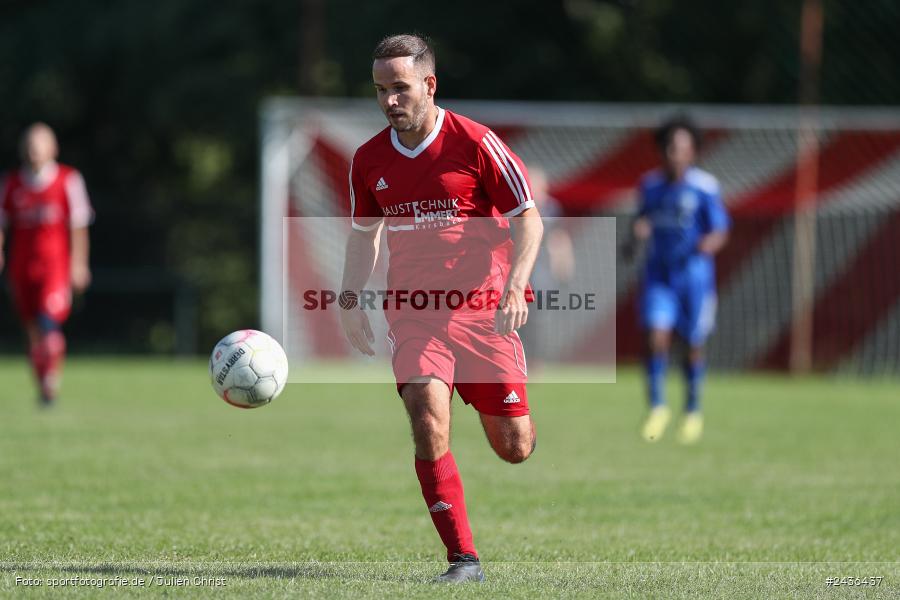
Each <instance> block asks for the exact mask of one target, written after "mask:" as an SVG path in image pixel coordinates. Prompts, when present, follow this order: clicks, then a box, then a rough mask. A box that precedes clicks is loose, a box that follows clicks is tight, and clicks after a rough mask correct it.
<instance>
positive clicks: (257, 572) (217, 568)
mask: <svg viewBox="0 0 900 600" xmlns="http://www.w3.org/2000/svg"><path fill="white" fill-rule="evenodd" d="M379 564H385V565H388V564H394V563H374V562H370V563H365V562H348V563H302V564H296V565H293V564H286V565H266V566H262V565H260V566H253V565H245V566H237V565H234V564H231V563H223V564H217V563H214V562H209V563H203V564H202V565H198V566H180V565H165V564H152V563H148V564H141V563H124V562H123V563H116V562H101V563H77V562H76V563H65V564H61V563H52V562H47V563H40V562H21V563H0V572H4V573H15V572H20V571H21V572H35V571H45V572H46V571H52V572H62V573H70V574H72V575H77V574H91V575H102V576H106V577H115V576H117V575H118V576H122V575H146V576H149V577H207V578H214V577H235V578H241V579H259V578H269V579H341V580H344V581H347V580H359V581H388V582H393V583H425V582H427V581H428V579H426V578H422V577H415V576H411V575H397V576H394V575H392V574H388V573H385V572H384V570H383V569H377V568H373V567H374V566H375V565H379Z"/></svg>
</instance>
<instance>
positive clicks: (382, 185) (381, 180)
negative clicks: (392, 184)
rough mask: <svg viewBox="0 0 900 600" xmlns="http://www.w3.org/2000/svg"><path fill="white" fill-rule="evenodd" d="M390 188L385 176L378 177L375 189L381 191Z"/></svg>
mask: <svg viewBox="0 0 900 600" xmlns="http://www.w3.org/2000/svg"><path fill="white" fill-rule="evenodd" d="M386 189H388V184H387V181H385V180H384V177H379V178H378V183H376V184H375V191H376V192H380V191H381V190H386Z"/></svg>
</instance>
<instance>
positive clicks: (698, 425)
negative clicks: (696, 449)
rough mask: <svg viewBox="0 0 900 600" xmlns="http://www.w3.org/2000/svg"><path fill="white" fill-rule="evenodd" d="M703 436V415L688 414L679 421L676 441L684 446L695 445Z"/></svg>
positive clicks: (696, 413) (697, 413)
mask: <svg viewBox="0 0 900 600" xmlns="http://www.w3.org/2000/svg"><path fill="white" fill-rule="evenodd" d="M702 435H703V415H701V414H700V413H699V412H696V411H694V412H689V413H687V414H686V415H684V418H683V419H682V420H681V426H680V427H679V428H678V441H679V443H682V444H685V445H688V446H689V445H691V444H696V443H697V442H699V441H700V436H702Z"/></svg>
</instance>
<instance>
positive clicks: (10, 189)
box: [0, 123, 93, 406]
mask: <svg viewBox="0 0 900 600" xmlns="http://www.w3.org/2000/svg"><path fill="white" fill-rule="evenodd" d="M21 151H22V161H23V166H22V168H21V169H20V170H17V171H12V172H10V173H8V174H7V176H6V177H5V179H4V181H3V182H2V183H0V270H2V269H3V268H4V266H6V272H7V279H8V281H9V287H10V289H11V291H12V296H13V302H14V304H15V307H16V311H17V312H18V313H19V318H20V319H21V321H22V324H23V325H24V327H25V332H26V334H27V335H28V343H29V357H30V359H31V365H32V367H33V368H34V373H35V376H36V378H37V382H38V387H39V390H40V401H41V403H42V405H44V406H50V405H52V404H53V402H54V400H55V399H56V395H57V392H58V390H59V380H60V374H61V371H62V363H63V359H64V358H65V353H66V338H65V337H64V335H63V332H62V326H63V323H65V321H66V319H67V318H68V316H69V310H70V309H71V306H72V291H73V290H74V291H75V292H76V293H81V292H83V291H84V290H85V289H86V288H87V286H88V285H89V284H90V281H91V272H90V268H89V266H88V230H87V228H88V225H89V224H90V222H91V220H92V218H93V210H92V209H91V205H90V201H89V200H88V195H87V190H86V189H85V185H84V179H83V178H82V177H81V174H80V173H79V172H78V171H77V170H75V169H74V168H72V167H69V166H67V165H63V164H60V163H57V162H56V156H57V153H58V146H57V142H56V136H55V135H54V133H53V130H52V129H50V127H48V126H47V125H45V124H43V123H36V124H34V125H32V126H31V127H29V128H28V129H27V130H26V131H25V133H24V134H23V136H22V143H21ZM4 230H6V231H8V232H9V234H10V238H11V239H10V243H9V248H8V249H6V252H5V255H4V241H5V239H4ZM4 257H5V260H4ZM4 263H6V264H5V265H4Z"/></svg>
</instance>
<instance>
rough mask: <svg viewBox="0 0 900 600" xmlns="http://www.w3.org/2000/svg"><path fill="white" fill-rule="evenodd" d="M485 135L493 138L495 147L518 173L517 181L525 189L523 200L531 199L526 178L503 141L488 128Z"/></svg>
mask: <svg viewBox="0 0 900 600" xmlns="http://www.w3.org/2000/svg"><path fill="white" fill-rule="evenodd" d="M487 135H489V136H491V139H493V140H494V142H495V143H496V144H497V148H499V149H500V151H501V152H502V153H503V155H504V156H505V157H506V159H507V160H508V161H509V164H510V165H512V168H513V169H514V170H515V175H518V180H519V183H520V184H521V186H522V189H523V190H524V191H525V194H524V197H525V200H526V201H528V200H531V199H532V198H531V190H530V189H528V180H527V179H525V175H523V174H522V171H521V170H520V169H519V165H518V163H516V161H515V159H514V158H513V157H512V156H510V154H509V152H508V151H507V150H506V148H505V147H504V146H503V142H501V141H500V138H499V137H497V134H496V133H494V132H493V131H490V130H489V131H488V132H487Z"/></svg>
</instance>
